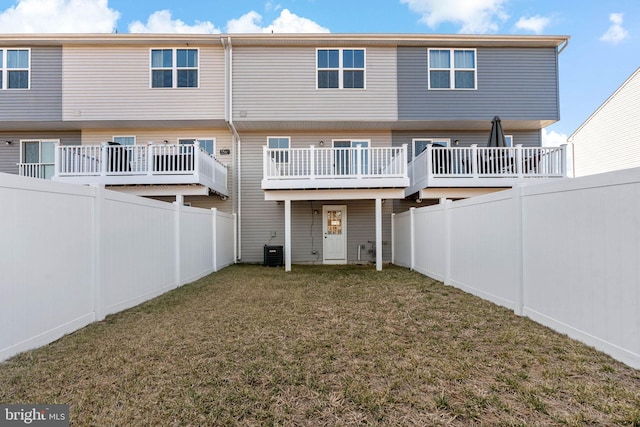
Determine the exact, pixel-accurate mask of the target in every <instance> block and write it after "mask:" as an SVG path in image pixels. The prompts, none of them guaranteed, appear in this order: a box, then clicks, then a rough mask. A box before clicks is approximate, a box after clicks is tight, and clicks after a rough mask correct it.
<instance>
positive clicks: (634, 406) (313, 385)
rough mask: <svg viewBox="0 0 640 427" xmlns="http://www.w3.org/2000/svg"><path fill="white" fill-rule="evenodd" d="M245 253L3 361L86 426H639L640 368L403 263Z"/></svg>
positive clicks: (24, 397)
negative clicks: (269, 260) (247, 258)
mask: <svg viewBox="0 0 640 427" xmlns="http://www.w3.org/2000/svg"><path fill="white" fill-rule="evenodd" d="M293 270H294V271H293V272H292V273H284V272H283V271H282V270H281V269H268V268H265V267H260V266H249V265H242V266H233V267H230V268H227V269H225V270H223V271H221V272H219V273H216V274H213V275H211V276H209V277H207V278H204V279H202V280H200V281H198V282H196V283H193V284H191V285H188V286H185V287H183V288H181V289H178V290H176V291H174V292H171V293H169V294H166V295H164V296H162V297H160V298H157V299H155V300H153V301H151V302H149V303H146V304H143V305H141V306H138V307H136V308H134V309H131V310H128V311H126V312H123V313H120V314H117V315H114V316H109V317H108V318H107V319H106V320H105V321H103V322H99V323H96V324H93V325H91V326H89V327H87V328H85V329H83V330H81V331H78V332H76V333H74V334H71V335H68V336H66V337H64V338H63V339H61V340H59V341H57V342H55V343H53V344H51V345H48V346H46V347H44V348H41V349H38V350H35V351H31V352H27V353H24V354H21V355H19V356H17V357H15V358H13V359H12V360H10V361H8V362H6V363H3V364H0V402H2V403H47V404H51V403H68V404H70V405H71V420H72V424H73V425H83V426H84V425H105V426H107V425H108V426H113V425H120V426H124V425H136V426H138V425H150V426H151V425H153V426H159V425H162V426H164V425H176V426H177V425H180V426H182V425H193V426H204V425H352V424H369V425H469V424H476V425H536V426H538V425H568V426H582V425H628V426H639V425H640V372H639V371H636V370H634V369H631V368H629V367H627V366H625V365H623V364H621V363H618V362H616V361H614V360H613V359H611V358H610V357H608V356H606V355H604V354H602V353H599V352H597V351H595V350H593V349H591V348H589V347H587V346H585V345H582V344H580V343H577V342H575V341H572V340H570V339H568V338H567V337H565V336H562V335H559V334H557V333H555V332H552V331H550V330H549V329H547V328H545V327H542V326H539V325H537V324H535V323H534V322H532V321H530V320H528V319H526V318H520V317H517V316H515V315H514V314H513V313H512V312H510V311H509V310H506V309H503V308H500V307H497V306H495V305H493V304H491V303H488V302H485V301H482V300H480V299H478V298H475V297H473V296H470V295H467V294H465V293H463V292H460V291H458V290H456V289H454V288H451V287H446V286H443V285H442V284H441V283H438V282H435V281H433V280H431V279H429V278H426V277H424V276H421V275H419V274H417V273H413V272H410V271H408V270H405V269H402V268H395V267H386V268H385V269H384V271H383V272H376V271H375V270H374V269H373V268H372V267H369V266H366V267H359V266H344V267H340V266H338V267H323V266H294V269H293Z"/></svg>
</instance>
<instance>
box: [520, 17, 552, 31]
mask: <svg viewBox="0 0 640 427" xmlns="http://www.w3.org/2000/svg"><path fill="white" fill-rule="evenodd" d="M549 22H550V19H549V18H547V17H544V16H540V15H536V16H532V17H530V18H525V17H524V16H523V17H521V18H520V19H519V20H518V22H516V28H517V29H519V30H525V31H531V32H532V33H534V34H542V32H543V31H544V29H545V27H546V26H547V25H549Z"/></svg>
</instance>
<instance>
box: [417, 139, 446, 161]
mask: <svg viewBox="0 0 640 427" xmlns="http://www.w3.org/2000/svg"><path fill="white" fill-rule="evenodd" d="M411 142H412V147H411V148H412V151H411V152H412V153H413V158H414V159H415V158H416V157H418V156H419V155H420V153H422V152H423V151H424V150H426V149H427V145H429V144H431V145H433V146H434V147H448V146H449V145H450V144H451V140H450V139H449V138H413V140H412V141H411Z"/></svg>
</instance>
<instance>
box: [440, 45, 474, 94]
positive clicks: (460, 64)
mask: <svg viewBox="0 0 640 427" xmlns="http://www.w3.org/2000/svg"><path fill="white" fill-rule="evenodd" d="M428 63H429V65H428V67H429V89H476V50H475V49H429V59H428Z"/></svg>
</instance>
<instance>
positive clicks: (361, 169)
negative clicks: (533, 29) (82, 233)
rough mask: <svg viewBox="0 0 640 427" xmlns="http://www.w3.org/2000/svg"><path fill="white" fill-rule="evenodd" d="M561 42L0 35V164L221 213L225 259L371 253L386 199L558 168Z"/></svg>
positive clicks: (497, 185) (378, 242) (316, 259)
mask: <svg viewBox="0 0 640 427" xmlns="http://www.w3.org/2000/svg"><path fill="white" fill-rule="evenodd" d="M567 40H568V37H564V36H469V35H381V34H377V35H335V34H321V35H319V34H301V35H287V34H250V35H248V34H247V35H195V36H194V35H117V34H115V35H100V36H98V35H76V36H62V37H60V36H55V37H52V36H46V35H41V36H20V37H17V36H15V37H10V36H4V37H1V38H0V49H2V52H3V65H4V66H3V69H2V72H3V88H2V91H0V141H10V143H6V144H5V145H4V146H0V171H5V172H11V173H20V174H23V175H29V176H35V177H41V178H49V177H51V178H53V179H56V180H61V181H68V182H76V183H81V184H103V185H107V186H109V188H112V189H117V190H120V191H129V192H133V193H135V194H138V195H143V196H148V197H156V198H163V199H165V200H176V197H177V199H178V200H179V201H180V202H187V203H191V204H193V205H194V206H201V207H217V208H219V209H221V210H223V211H227V212H234V213H236V214H237V215H238V229H237V230H236V232H237V235H238V241H239V245H238V254H237V257H238V259H239V261H241V262H262V261H263V257H264V246H265V245H282V246H283V247H284V255H285V256H284V258H285V267H286V269H290V268H291V263H327V264H332V263H333V264H335V263H350V262H369V261H374V262H375V263H376V265H377V267H378V268H381V266H382V263H383V262H388V261H390V259H391V253H390V244H386V243H387V242H390V240H391V229H390V223H391V215H392V214H393V213H394V212H401V211H404V210H406V209H408V208H409V207H411V206H417V205H419V204H420V203H432V202H434V201H437V200H438V199H440V198H461V197H468V196H470V195H474V194H480V193H482V192H487V191H496V190H499V189H502V188H507V187H510V186H512V185H514V184H516V183H519V182H524V181H526V180H534V179H535V180H541V179H552V178H557V177H563V176H564V175H565V174H566V172H565V171H566V169H565V167H564V164H563V161H564V149H563V148H542V147H541V129H542V128H544V127H545V126H548V125H549V124H552V123H554V122H556V121H557V120H558V119H559V105H558V54H559V52H560V51H561V50H562V48H563V47H564V46H565V45H566V42H567ZM15 85H17V86H18V87H15ZM496 115H497V116H500V117H501V119H502V124H503V127H504V130H505V134H506V138H505V139H506V141H507V146H506V147H497V148H488V147H486V145H487V139H488V136H489V130H490V128H491V119H492V118H493V117H494V116H496Z"/></svg>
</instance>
